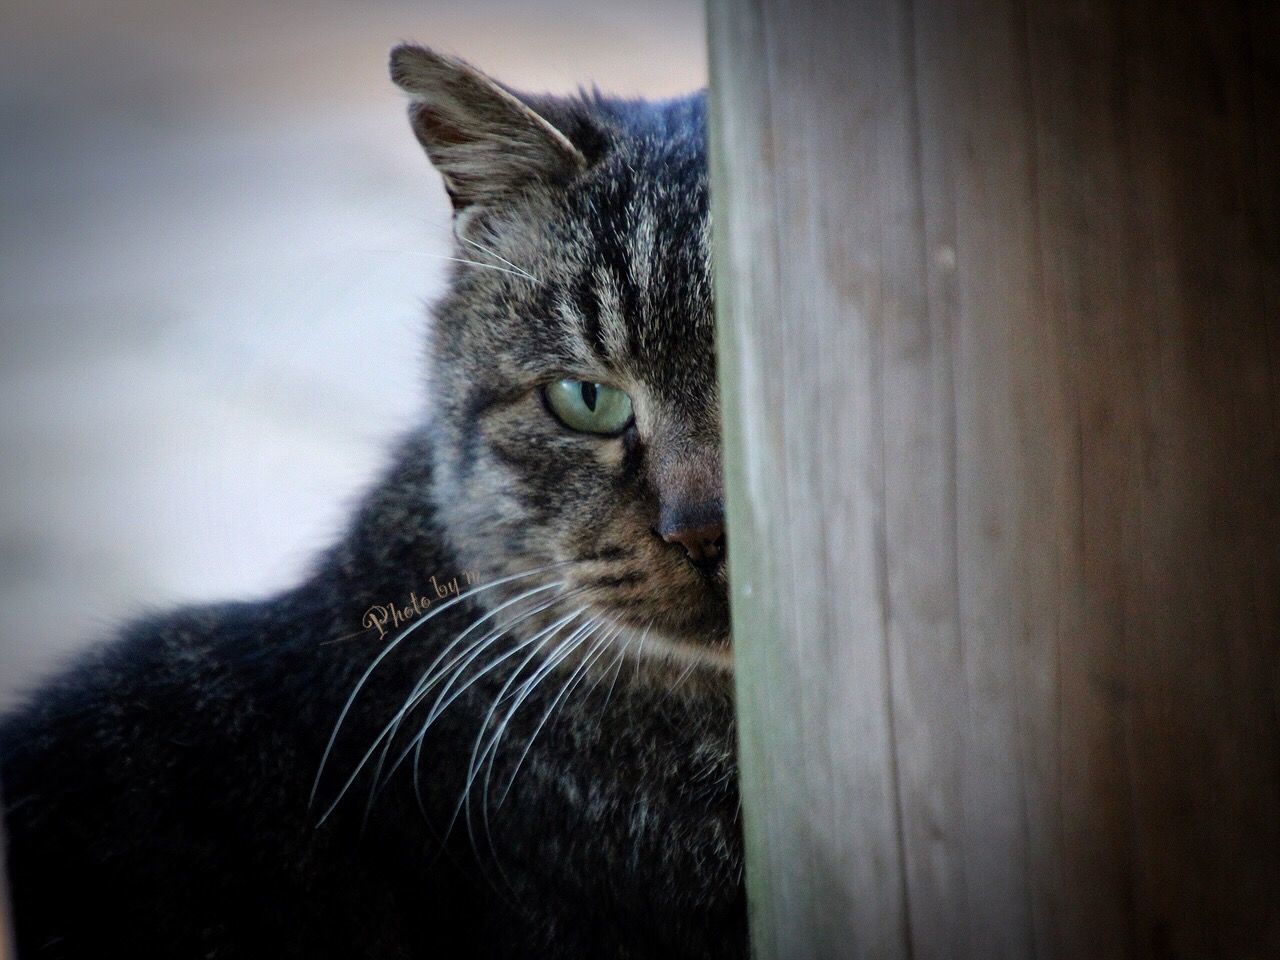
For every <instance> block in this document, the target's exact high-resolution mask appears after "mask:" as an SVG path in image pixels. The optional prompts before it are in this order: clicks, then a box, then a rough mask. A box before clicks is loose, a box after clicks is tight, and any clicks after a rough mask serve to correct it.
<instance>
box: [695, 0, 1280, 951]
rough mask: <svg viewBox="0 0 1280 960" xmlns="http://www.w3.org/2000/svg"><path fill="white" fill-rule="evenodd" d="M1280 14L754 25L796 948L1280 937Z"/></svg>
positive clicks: (1011, 7) (754, 263)
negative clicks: (1279, 118)
mask: <svg viewBox="0 0 1280 960" xmlns="http://www.w3.org/2000/svg"><path fill="white" fill-rule="evenodd" d="M1278 19H1280V14H1277V5H1275V4H1266V3H1262V2H1245V3H1240V4H1234V5H1224V4H1220V3H1214V2H1208V0H1204V2H1187V3H1178V4H1172V5H1170V4H1166V3H1155V2H1154V0H1025V2H1023V0H983V2H981V3H978V2H962V3H955V2H951V0H859V2H857V3H852V2H838V0H827V2H821V0H809V2H804V0H710V2H709V23H708V26H709V36H710V48H711V107H712V112H711V133H712V137H711V149H712V154H711V155H712V185H713V204H714V214H715V222H714V226H715V234H716V255H717V271H718V281H717V296H718V309H719V312H720V363H721V382H722V390H723V403H724V415H725V429H726V468H727V493H728V502H729V525H730V530H729V539H730V543H731V544H732V549H731V551H730V565H731V570H732V580H733V612H734V624H735V625H734V631H735V645H736V651H737V653H736V656H737V671H738V674H737V675H738V692H739V716H740V741H741V757H742V787H743V795H744V811H745V818H746V833H747V843H748V886H749V895H750V902H751V916H752V926H753V937H754V945H755V951H756V955H757V957H759V958H761V960H764V958H786V960H796V958H807V957H814V958H817V957H840V958H862V957H866V958H894V957H913V958H926V957H954V958H974V960H978V958H981V960H988V958H1001V957H1007V958H1016V960H1025V958H1031V957H1035V958H1053V957H1063V958H1075V957H1081V958H1091V960H1093V958H1110V957H1116V958H1128V957H1152V958H1165V957H1169V958H1172V957H1232V958H1235V957H1241V958H1243V957H1259V958H1261V957H1273V956H1280V718H1278V712H1280V240H1278V231H1280V148H1278V143H1280V133H1278V130H1280V120H1278V119H1277V118H1278V117H1280V58H1278V53H1280V24H1278Z"/></svg>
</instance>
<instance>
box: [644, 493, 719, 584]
mask: <svg viewBox="0 0 1280 960" xmlns="http://www.w3.org/2000/svg"><path fill="white" fill-rule="evenodd" d="M655 532H656V533H657V534H658V536H660V537H662V539H663V540H665V541H667V543H676V544H679V545H680V546H682V547H684V551H685V553H686V554H688V557H689V560H690V562H691V563H693V565H694V566H696V567H697V568H698V569H699V570H702V571H703V572H704V573H711V572H713V571H714V570H715V569H716V568H717V567H718V566H719V565H720V564H721V563H722V562H723V561H724V554H725V539H724V514H723V512H722V511H721V510H720V508H719V507H716V508H714V509H712V510H708V509H705V508H704V509H702V510H698V511H695V512H692V513H689V514H685V515H683V516H680V515H677V516H674V517H663V519H662V522H661V523H660V524H659V525H658V527H657V529H656V530H655Z"/></svg>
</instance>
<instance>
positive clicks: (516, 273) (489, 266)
mask: <svg viewBox="0 0 1280 960" xmlns="http://www.w3.org/2000/svg"><path fill="white" fill-rule="evenodd" d="M372 252H373V253H399V254H403V255H405V256H408V257H429V258H430V259H432V260H449V261H452V262H453V263H464V264H467V265H468V266H472V267H480V268H482V269H484V270H497V271H498V272H499V273H509V274H511V276H513V277H520V278H521V279H523V280H528V281H530V282H532V283H537V284H541V283H542V281H541V280H539V279H538V278H537V277H534V276H532V275H530V274H528V273H526V272H525V271H523V270H520V269H515V270H512V269H511V268H510V267H500V266H498V265H497V264H496V263H482V262H481V261H479V260H469V259H467V258H466V257H450V256H447V255H446V254H443V253H427V252H426V251H425V250H373V251H372Z"/></svg>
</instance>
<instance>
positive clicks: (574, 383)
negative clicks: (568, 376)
mask: <svg viewBox="0 0 1280 960" xmlns="http://www.w3.org/2000/svg"><path fill="white" fill-rule="evenodd" d="M542 395H543V397H545V398H546V401H547V406H548V407H549V408H550V409H551V412H552V413H554V414H555V415H556V419H557V420H559V421H560V422H561V423H563V424H564V425H565V426H566V427H568V428H569V429H570V430H579V431H581V432H582V433H602V434H618V433H621V432H622V431H623V430H625V429H626V428H627V425H628V424H630V423H631V398H630V397H628V396H627V395H626V394H625V393H623V392H622V391H621V390H619V389H618V388H617V387H611V386H608V385H607V384H603V383H587V382H586V381H585V380H558V381H556V382H555V383H549V384H547V385H546V386H545V387H543V388H542Z"/></svg>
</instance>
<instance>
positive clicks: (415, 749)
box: [392, 587, 587, 834]
mask: <svg viewBox="0 0 1280 960" xmlns="http://www.w3.org/2000/svg"><path fill="white" fill-rule="evenodd" d="M583 589H585V588H582V587H579V588H577V589H575V590H572V591H569V593H568V594H565V595H564V596H561V597H557V598H556V599H557V600H564V599H566V597H568V596H571V595H573V594H576V593H580V592H582V590H583ZM586 609H587V608H586V607H580V608H578V609H577V610H575V611H573V612H572V613H570V614H568V615H566V616H565V617H562V618H561V619H560V620H557V621H556V622H555V623H553V624H551V625H550V626H549V627H545V628H543V629H542V630H539V631H538V632H537V633H535V634H534V635H533V636H532V637H530V638H528V639H527V640H524V641H521V642H520V643H518V644H516V645H515V646H514V647H512V648H511V649H510V650H508V651H506V652H505V653H503V654H501V655H499V656H498V657H496V658H495V659H493V660H491V661H490V662H489V663H487V664H486V665H485V666H484V667H483V668H481V669H480V670H479V671H477V672H476V673H474V674H472V676H471V677H470V678H469V679H468V680H467V682H466V683H465V684H464V685H463V686H462V687H460V688H459V689H458V690H457V691H455V692H454V694H453V695H452V696H451V697H450V698H449V700H448V701H447V702H445V703H444V704H443V706H442V705H441V698H442V697H443V696H444V694H445V693H446V692H447V688H446V690H444V691H441V694H440V696H438V697H437V698H436V703H435V704H434V705H433V706H432V709H431V713H430V714H429V715H428V717H427V719H426V721H425V722H424V723H423V725H422V726H421V727H419V729H418V732H417V733H416V734H415V735H414V737H413V739H412V740H411V741H410V742H409V744H408V746H406V747H405V749H404V752H403V753H401V755H400V756H399V757H398V758H397V759H396V763H395V767H398V766H399V765H400V764H401V763H402V762H404V759H405V757H406V756H408V754H409V753H410V752H412V753H413V782H414V789H415V791H416V790H417V784H418V766H419V761H420V759H421V755H422V744H423V742H424V741H425V739H426V735H427V731H428V730H429V729H430V727H431V725H432V724H433V723H434V722H435V721H436V719H437V718H438V717H439V716H440V714H442V713H443V712H444V711H445V710H446V709H448V707H449V704H451V703H453V702H454V701H455V700H457V699H458V698H459V697H460V696H462V694H463V693H464V692H466V690H467V689H468V688H469V687H471V686H472V685H473V684H474V683H476V682H477V681H478V680H479V679H480V678H481V677H482V676H484V675H485V674H487V673H489V672H491V671H492V670H494V669H496V668H497V667H498V666H500V665H501V664H502V663H503V662H505V661H506V660H507V659H509V658H510V657H512V656H515V655H516V654H517V653H519V652H520V651H521V650H525V649H528V648H529V647H530V646H532V645H534V644H538V646H537V647H535V649H534V651H533V653H531V654H530V655H529V657H527V658H526V659H525V661H524V662H523V663H521V665H520V666H519V667H517V668H516V673H518V672H519V671H520V670H523V669H524V667H525V665H526V664H527V663H528V662H529V660H530V659H532V657H533V656H535V655H536V654H537V651H538V649H540V647H541V641H542V640H543V638H544V637H548V636H554V635H555V633H556V632H558V631H559V630H560V628H561V627H563V626H564V625H565V624H567V623H569V622H571V621H572V620H573V619H574V618H575V617H577V616H578V615H579V614H581V613H582V612H583V611H584V610H586ZM473 660H474V658H473ZM466 666H467V665H466V664H464V665H463V666H462V667H460V668H458V669H457V670H455V671H454V679H456V678H457V677H458V676H460V675H461V673H462V672H463V671H464V670H465V668H466ZM450 682H451V683H452V680H451V681H450ZM508 682H510V681H508ZM504 689H505V687H504ZM491 719H492V711H490V714H489V716H488V717H486V719H485V722H484V725H483V726H482V728H481V729H482V731H483V729H485V728H486V727H487V726H488V724H489V721H490V720H491ZM395 767H393V768H392V769H393V771H394V769H395ZM419 802H420V804H421V797H419ZM423 812H424V814H425V812H426V811H425V810H424V811H423ZM456 819H457V813H456V812H455V813H454V815H453V817H452V818H451V819H450V821H449V829H452V825H453V822H454V821H455V820H456ZM445 832H446V834H447V833H448V829H446V831H445Z"/></svg>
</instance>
